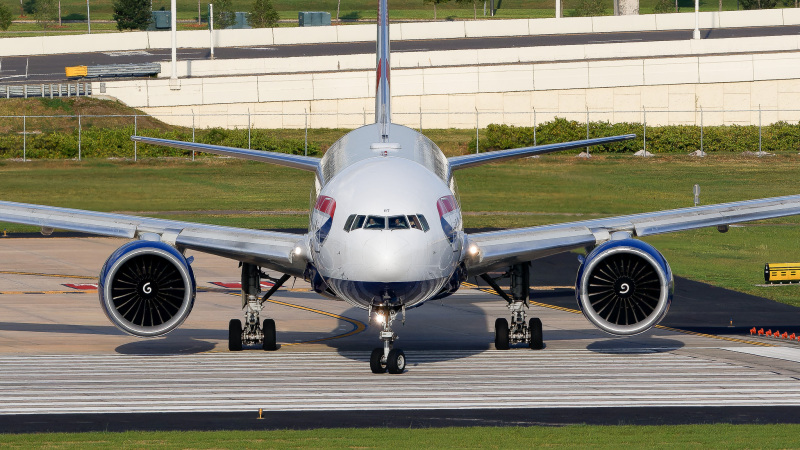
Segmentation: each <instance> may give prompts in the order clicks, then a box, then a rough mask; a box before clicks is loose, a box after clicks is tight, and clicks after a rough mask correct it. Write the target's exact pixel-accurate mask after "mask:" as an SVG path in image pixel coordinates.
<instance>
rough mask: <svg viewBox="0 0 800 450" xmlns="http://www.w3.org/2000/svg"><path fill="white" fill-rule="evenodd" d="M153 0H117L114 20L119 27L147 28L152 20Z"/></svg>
mask: <svg viewBox="0 0 800 450" xmlns="http://www.w3.org/2000/svg"><path fill="white" fill-rule="evenodd" d="M152 4H153V3H152V0H115V1H114V20H116V21H117V29H118V30H120V31H122V30H146V29H147V26H148V25H150V21H151V20H152V13H151V12H150V8H152Z"/></svg>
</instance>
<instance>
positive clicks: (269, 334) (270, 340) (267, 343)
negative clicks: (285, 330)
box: [261, 319, 278, 351]
mask: <svg viewBox="0 0 800 450" xmlns="http://www.w3.org/2000/svg"><path fill="white" fill-rule="evenodd" d="M261 331H262V333H264V342H263V343H262V344H261V346H262V348H263V349H264V350H266V351H274V350H277V349H278V339H277V336H276V332H275V321H274V320H272V319H264V326H263V327H262V329H261Z"/></svg>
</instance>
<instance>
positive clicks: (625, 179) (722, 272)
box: [0, 153, 800, 306]
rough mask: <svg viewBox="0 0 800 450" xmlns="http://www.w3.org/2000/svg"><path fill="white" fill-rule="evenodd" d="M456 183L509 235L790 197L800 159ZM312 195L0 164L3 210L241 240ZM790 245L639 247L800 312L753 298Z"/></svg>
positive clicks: (702, 242)
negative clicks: (83, 212) (212, 231)
mask: <svg viewBox="0 0 800 450" xmlns="http://www.w3.org/2000/svg"><path fill="white" fill-rule="evenodd" d="M456 179H457V181H458V185H459V191H460V196H461V202H462V205H463V208H464V211H465V219H464V221H465V225H466V226H467V227H481V228H482V227H503V228H512V227H523V226H533V225H543V224H548V223H558V222H566V221H574V220H582V219H588V218H597V217H603V216H611V215H619V214H630V213H636V212H647V211H656V210H660V209H667V208H680V207H686V206H691V205H692V186H693V185H694V184H695V183H697V184H700V186H701V202H702V203H703V204H710V203H720V202H729V201H735V200H745V199H752V198H760V197H770V196H778V195H789V194H797V193H798V191H800V188H798V186H797V180H798V179H800V157H798V156H797V155H796V154H794V153H792V154H786V155H779V156H775V157H770V158H762V159H757V158H752V157H742V156H733V155H730V154H726V155H712V156H709V157H707V158H705V159H702V160H698V159H693V158H690V157H687V156H683V155H666V156H658V157H656V158H650V159H642V158H637V157H633V156H595V157H594V158H593V159H592V160H590V161H585V160H582V159H577V158H574V157H573V156H570V155H549V156H545V157H542V158H539V159H525V160H521V161H517V162H514V163H505V164H494V165H489V166H484V167H481V168H475V169H468V170H464V171H461V172H458V173H457V175H456ZM312 184H313V178H312V175H311V174H309V173H306V172H301V171H296V170H292V169H287V168H282V167H276V166H271V165H267V164H259V163H255V162H248V161H238V160H227V159H216V158H204V159H201V160H198V161H197V162H191V161H187V160H183V159H151V160H145V161H140V162H137V163H134V162H132V161H121V160H117V161H109V160H89V161H84V162H77V161H33V162H28V163H22V162H15V161H2V162H0V199H2V200H11V201H19V202H28V203H40V204H47V205H55V206H64V207H72V208H81V209H89V210H99V211H126V212H134V213H139V214H146V215H151V216H155V217H165V218H170V219H175V220H186V221H197V222H204V223H214V224H222V225H232V226H241V227H249V228H304V227H306V226H307V223H308V217H307V213H306V211H307V210H308V208H309V194H310V191H311V188H312ZM109 194H113V195H109ZM206 210H234V211H239V210H241V211H243V213H237V214H231V215H220V214H213V213H207V212H205V211H206ZM246 211H268V213H265V214H252V213H244V212H246ZM159 212H171V213H170V214H163V213H162V214H159ZM3 229H6V230H8V232H10V233H11V235H12V236H13V234H14V233H15V232H23V231H35V229H33V228H31V227H25V226H19V225H13V224H7V225H3V224H0V231H2V230H3ZM798 236H800V217H788V218H783V219H775V220H771V221H768V222H766V223H758V224H754V225H748V226H745V227H742V228H739V227H734V228H731V230H730V231H729V232H728V233H725V234H721V233H718V232H717V231H716V229H701V230H694V231H687V232H682V233H675V234H669V235H662V236H653V237H649V238H647V239H645V240H646V241H648V242H650V243H652V244H653V245H655V246H656V247H657V248H658V249H659V250H660V251H661V252H662V253H663V254H664V255H665V257H666V258H667V260H668V261H669V262H670V264H671V265H672V268H673V270H674V272H675V274H676V275H678V276H683V277H687V278H691V279H695V280H698V281H703V282H707V283H710V284H713V285H717V286H721V287H726V288H730V289H736V290H739V291H742V292H747V293H750V294H754V295H759V296H763V297H767V298H771V299H774V300H778V301H781V302H785V303H789V304H794V305H798V306H800V286H797V285H795V286H783V287H757V286H755V285H756V284H761V283H763V265H764V263H766V262H796V261H799V260H800V239H798Z"/></svg>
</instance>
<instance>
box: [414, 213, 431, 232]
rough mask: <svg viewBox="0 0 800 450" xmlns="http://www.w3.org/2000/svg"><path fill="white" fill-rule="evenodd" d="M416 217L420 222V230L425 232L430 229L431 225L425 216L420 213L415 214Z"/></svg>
mask: <svg viewBox="0 0 800 450" xmlns="http://www.w3.org/2000/svg"><path fill="white" fill-rule="evenodd" d="M417 217H418V218H419V222H420V223H421V224H422V231H426V232H427V231H428V230H430V229H431V227H430V226H428V221H427V220H426V219H425V216H423V215H422V214H417Z"/></svg>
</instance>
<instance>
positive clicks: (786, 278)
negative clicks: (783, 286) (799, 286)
mask: <svg viewBox="0 0 800 450" xmlns="http://www.w3.org/2000/svg"><path fill="white" fill-rule="evenodd" d="M764 281H766V282H767V283H800V263H767V264H766V265H765V266H764Z"/></svg>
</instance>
